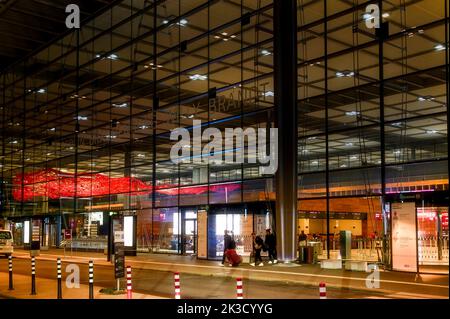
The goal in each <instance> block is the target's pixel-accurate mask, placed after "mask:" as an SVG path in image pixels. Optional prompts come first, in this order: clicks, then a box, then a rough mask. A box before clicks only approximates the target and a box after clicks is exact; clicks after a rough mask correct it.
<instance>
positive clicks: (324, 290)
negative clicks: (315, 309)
mask: <svg viewBox="0 0 450 319" xmlns="http://www.w3.org/2000/svg"><path fill="white" fill-rule="evenodd" d="M319 293H320V299H327V287H326V286H325V283H324V282H321V283H320V284H319Z"/></svg>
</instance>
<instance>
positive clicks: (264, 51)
mask: <svg viewBox="0 0 450 319" xmlns="http://www.w3.org/2000/svg"><path fill="white" fill-rule="evenodd" d="M261 54H262V55H264V56H267V55H271V54H272V52H270V51H269V50H267V49H262V50H261Z"/></svg>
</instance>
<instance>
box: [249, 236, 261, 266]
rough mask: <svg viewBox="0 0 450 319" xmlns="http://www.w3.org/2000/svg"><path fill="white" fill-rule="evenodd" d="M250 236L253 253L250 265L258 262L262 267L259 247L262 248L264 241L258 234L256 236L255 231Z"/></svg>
mask: <svg viewBox="0 0 450 319" xmlns="http://www.w3.org/2000/svg"><path fill="white" fill-rule="evenodd" d="M252 237H253V254H254V258H255V260H254V261H253V262H252V263H250V266H253V267H254V266H255V265H256V264H258V266H260V267H262V266H264V263H263V261H262V258H261V249H262V248H263V245H264V241H263V240H262V238H261V237H260V236H256V235H255V233H253V234H252Z"/></svg>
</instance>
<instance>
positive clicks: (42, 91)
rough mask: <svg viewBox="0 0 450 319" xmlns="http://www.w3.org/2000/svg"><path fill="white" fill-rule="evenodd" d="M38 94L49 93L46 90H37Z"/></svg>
mask: <svg viewBox="0 0 450 319" xmlns="http://www.w3.org/2000/svg"><path fill="white" fill-rule="evenodd" d="M37 92H38V93H41V94H44V93H45V92H47V91H46V90H45V89H39V90H37Z"/></svg>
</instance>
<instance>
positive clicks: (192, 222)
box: [181, 209, 197, 255]
mask: <svg viewBox="0 0 450 319" xmlns="http://www.w3.org/2000/svg"><path fill="white" fill-rule="evenodd" d="M182 218H183V219H182V227H181V231H182V243H181V244H182V245H181V249H182V251H181V253H182V254H183V255H184V254H189V255H195V254H197V209H183V211H182Z"/></svg>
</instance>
